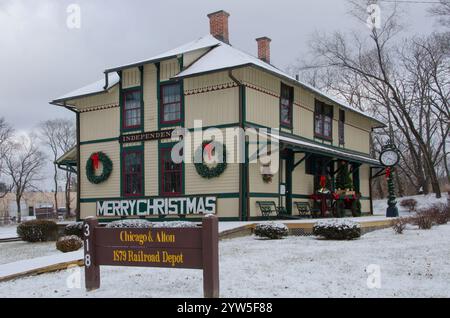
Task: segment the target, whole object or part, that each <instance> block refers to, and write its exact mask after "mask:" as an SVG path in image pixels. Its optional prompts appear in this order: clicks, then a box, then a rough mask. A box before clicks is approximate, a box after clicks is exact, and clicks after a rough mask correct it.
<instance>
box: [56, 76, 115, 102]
mask: <svg viewBox="0 0 450 318" xmlns="http://www.w3.org/2000/svg"><path fill="white" fill-rule="evenodd" d="M119 81H120V78H119V75H118V74H117V73H109V74H108V87H107V89H105V78H102V79H101V80H98V81H96V82H95V83H92V84H89V85H87V86H84V87H82V88H79V89H77V90H74V91H72V92H70V93H67V94H65V95H63V96H60V97H58V98H57V99H55V100H54V101H53V102H52V104H56V103H59V102H63V101H66V100H69V99H74V98H80V97H86V96H90V95H95V94H98V93H103V92H107V91H108V90H109V89H110V88H112V87H113V86H115V85H117V84H118V83H119Z"/></svg>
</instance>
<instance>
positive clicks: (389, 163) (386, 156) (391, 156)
mask: <svg viewBox="0 0 450 318" xmlns="http://www.w3.org/2000/svg"><path fill="white" fill-rule="evenodd" d="M399 159H400V158H399V155H398V153H397V151H395V150H394V149H389V150H386V151H383V152H382V153H381V156H380V161H381V163H382V164H383V165H384V166H386V167H393V166H395V165H396V164H397V163H398V161H399Z"/></svg>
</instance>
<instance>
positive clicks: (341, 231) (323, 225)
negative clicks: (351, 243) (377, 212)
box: [313, 220, 361, 240]
mask: <svg viewBox="0 0 450 318" xmlns="http://www.w3.org/2000/svg"><path fill="white" fill-rule="evenodd" d="M313 234H314V235H316V236H321V237H323V238H325V239H327V240H353V239H356V238H358V237H360V236H361V226H360V225H359V223H357V222H353V221H350V220H326V221H320V222H317V223H316V224H314V226H313Z"/></svg>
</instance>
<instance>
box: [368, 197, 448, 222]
mask: <svg viewBox="0 0 450 318" xmlns="http://www.w3.org/2000/svg"><path fill="white" fill-rule="evenodd" d="M447 198H448V195H447V193H442V198H440V199H436V195H435V194H428V195H415V196H411V197H403V198H397V202H398V204H397V207H398V211H399V213H400V215H401V216H402V215H404V216H408V215H410V212H409V210H408V209H407V208H403V207H401V206H400V202H401V201H402V200H405V199H415V200H417V202H418V204H417V210H419V209H423V208H426V207H429V206H430V205H432V204H434V203H444V204H445V203H447ZM386 209H387V199H383V200H374V201H373V211H374V215H386Z"/></svg>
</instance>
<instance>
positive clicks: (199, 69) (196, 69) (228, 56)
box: [174, 42, 384, 126]
mask: <svg viewBox="0 0 450 318" xmlns="http://www.w3.org/2000/svg"><path fill="white" fill-rule="evenodd" d="M246 65H254V66H257V67H259V68H262V69H264V70H266V71H269V72H271V73H273V74H275V75H278V76H281V77H283V78H285V79H287V80H289V81H291V82H294V83H296V84H297V85H300V86H303V87H304V88H306V89H308V90H310V91H313V92H314V93H316V94H319V95H321V96H323V97H324V98H326V99H328V100H330V101H332V102H334V103H336V104H338V105H340V106H342V107H344V108H347V109H348V110H350V111H353V112H356V113H358V114H360V115H362V116H364V117H367V118H370V119H372V120H375V121H377V122H378V123H379V124H381V125H383V126H384V124H383V123H382V122H379V121H378V120H377V119H375V118H373V117H372V116H369V115H367V114H366V113H364V112H363V111H361V110H359V109H356V108H354V107H352V106H350V105H348V104H346V103H345V102H343V101H342V100H339V99H337V98H335V97H332V96H329V95H328V94H325V93H324V92H322V91H320V90H318V89H317V88H315V87H313V86H311V85H308V84H306V83H303V82H301V81H298V80H297V79H295V78H294V77H292V76H290V75H289V74H287V73H285V72H283V71H281V70H280V69H278V68H276V67H275V66H273V65H271V64H268V63H266V62H264V61H262V60H260V59H258V58H256V57H254V56H252V55H250V54H248V53H245V52H243V51H241V50H238V49H236V48H234V47H232V46H231V45H229V44H226V43H223V42H220V44H219V45H218V46H217V47H216V48H214V49H212V50H211V51H210V52H209V53H208V54H206V55H205V56H203V57H202V58H201V59H199V60H198V61H196V62H195V63H194V64H193V65H191V66H190V67H189V68H187V69H186V70H184V71H182V72H181V73H179V74H178V75H177V76H175V77H174V78H181V77H189V76H194V75H198V74H203V73H208V72H212V71H216V70H224V69H231V68H236V67H241V66H246Z"/></svg>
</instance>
